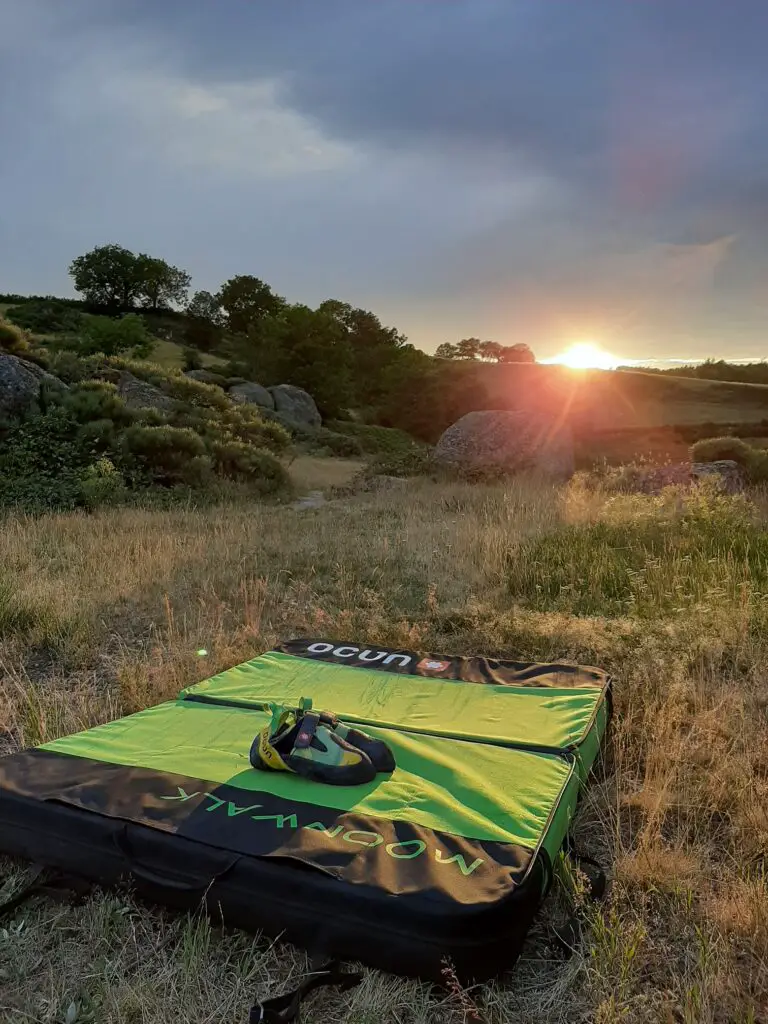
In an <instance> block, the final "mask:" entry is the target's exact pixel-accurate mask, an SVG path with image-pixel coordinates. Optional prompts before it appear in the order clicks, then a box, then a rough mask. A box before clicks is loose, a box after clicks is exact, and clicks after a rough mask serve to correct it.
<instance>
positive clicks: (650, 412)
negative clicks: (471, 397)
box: [467, 363, 768, 433]
mask: <svg viewBox="0 0 768 1024" xmlns="http://www.w3.org/2000/svg"><path fill="white" fill-rule="evenodd" d="M467 374H468V375H469V376H471V377H472V378H473V379H474V381H476V382H477V383H480V384H481V385H482V387H483V388H484V389H485V392H486V396H487V400H488V407H491V408H501V409H531V410H532V411H548V412H550V413H553V412H556V411H559V412H560V413H561V414H562V415H563V416H565V417H566V418H567V419H568V420H570V422H571V423H572V425H573V427H574V429H575V430H576V431H577V433H595V432H601V431H614V430H627V429H647V428H652V427H666V426H678V425H679V426H684V425H688V424H691V425H693V424H700V423H723V424H726V423H728V424H732V423H750V422H755V423H757V422H760V421H761V420H763V419H768V386H766V385H763V384H737V383H731V382H726V381H712V380H696V379H694V378H690V377H673V376H667V375H664V376H662V375H660V374H654V373H644V372H642V371H639V370H570V369H568V368H567V367H562V366H552V365H543V364H533V365H530V364H524V363H518V364H509V365H506V366H497V365H492V364H467Z"/></svg>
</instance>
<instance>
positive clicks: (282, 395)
mask: <svg viewBox="0 0 768 1024" xmlns="http://www.w3.org/2000/svg"><path fill="white" fill-rule="evenodd" d="M269 390H270V392H271V394H272V397H273V398H274V400H275V409H276V410H277V411H278V412H279V413H280V414H281V416H284V417H285V419H286V420H288V421H290V422H291V423H296V424H299V425H300V426H305V427H314V428H315V429H316V428H317V427H320V426H322V423H323V420H322V417H321V416H320V413H319V412H318V409H317V406H316V405H315V400H314V398H313V397H312V395H310V394H309V392H308V391H305V390H304V389H303V388H297V387H295V386H294V385H293V384H278V385H277V386H276V387H273V388H270V389H269Z"/></svg>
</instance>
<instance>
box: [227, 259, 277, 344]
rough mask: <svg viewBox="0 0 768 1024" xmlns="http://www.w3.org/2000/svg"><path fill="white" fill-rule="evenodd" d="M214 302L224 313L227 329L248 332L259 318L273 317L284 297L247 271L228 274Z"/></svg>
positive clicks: (237, 332)
mask: <svg viewBox="0 0 768 1024" xmlns="http://www.w3.org/2000/svg"><path fill="white" fill-rule="evenodd" d="M216 301H217V302H218V304H219V306H220V307H221V308H222V309H223V310H224V312H225V313H226V316H227V325H228V327H229V329H230V331H233V332H234V333H236V334H247V333H248V330H249V328H251V327H253V326H254V325H255V324H257V323H258V321H259V320H261V319H263V318H264V317H268V316H275V315H276V314H277V313H279V311H280V310H281V309H282V308H283V307H284V306H285V299H283V298H281V297H280V296H279V295H276V294H275V293H274V292H273V291H272V289H271V288H270V287H269V285H268V284H265V283H264V281H261V280H259V278H258V277H252V276H251V275H250V274H238V275H237V276H236V277H231V278H230V279H229V280H228V281H226V282H225V283H224V284H223V285H222V286H221V288H220V289H219V291H218V293H217V295H216Z"/></svg>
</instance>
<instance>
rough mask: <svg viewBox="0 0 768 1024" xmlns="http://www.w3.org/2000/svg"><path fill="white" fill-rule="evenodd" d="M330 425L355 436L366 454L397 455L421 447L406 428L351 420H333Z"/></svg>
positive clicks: (333, 428) (339, 431)
mask: <svg viewBox="0 0 768 1024" xmlns="http://www.w3.org/2000/svg"><path fill="white" fill-rule="evenodd" d="M329 427H330V428H331V429H332V430H334V431H336V432H337V433H340V434H347V435H348V436H350V437H354V438H355V439H356V440H357V441H358V442H359V444H360V447H361V449H362V451H363V453H364V454H365V455H397V454H398V453H403V454H405V453H407V452H410V451H412V450H413V449H417V448H421V447H423V446H420V445H418V444H417V443H416V442H415V441H414V440H413V438H412V437H411V436H410V435H409V434H406V433H405V431H404V430H398V429H397V428H396V427H379V426H374V425H372V424H368V423H354V422H353V421H351V420H332V421H331V422H330V423H329Z"/></svg>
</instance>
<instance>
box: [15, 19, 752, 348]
mask: <svg viewBox="0 0 768 1024" xmlns="http://www.w3.org/2000/svg"><path fill="white" fill-rule="evenodd" d="M766 38H768V3H766V2H765V0H732V2H731V3H726V2H725V0H66V2H64V0H0V292H8V291H10V292H21V293H52V294H61V295H64V294H70V293H71V282H70V280H69V278H68V276H67V267H68V265H69V263H70V261H71V260H72V259H73V258H74V257H75V256H77V255H80V254H81V253H83V252H85V251H86V250H88V249H90V248H92V247H93V246H95V245H100V244H104V243H107V242H117V243H119V244H122V245H125V246H127V247H128V248H129V249H133V250H135V251H143V252H149V253H151V254H152V255H156V256H161V257H163V258H165V259H167V260H168V261H169V262H171V263H173V264H175V265H177V266H180V267H183V268H184V269H186V270H188V271H189V272H190V273H191V274H192V277H193V287H194V288H206V289H209V290H215V289H216V288H217V287H218V286H219V284H220V283H221V282H222V281H223V280H225V279H226V278H228V277H230V276H232V275H233V274H240V273H242V274H255V275H256V276H258V277H261V278H263V279H264V280H266V281H268V282H269V283H270V284H271V285H272V286H273V287H274V288H275V289H276V290H277V291H278V292H279V293H281V294H283V295H285V296H286V297H287V298H288V299H290V300H292V301H301V302H306V303H309V304H310V305H315V304H317V303H319V302H321V301H322V300H323V299H325V298H330V297H333V298H340V299H344V300H345V301H348V302H351V303H352V304H354V305H358V306H363V307H365V308H368V309H372V310H373V311H374V312H376V313H377V314H378V315H379V316H380V317H381V318H382V320H383V321H384V322H385V323H387V324H390V325H393V326H396V327H398V328H399V329H400V330H402V331H404V332H405V333H406V334H407V335H408V337H409V339H410V340H411V341H412V342H413V343H414V344H416V345H418V346H419V347H421V348H424V349H426V350H427V351H433V350H434V348H435V347H436V346H437V345H438V344H440V343H441V342H444V341H449V342H455V341H458V340H459V339H461V338H463V337H467V336H474V337H480V338H481V339H490V340H494V341H497V342H501V343H502V344H515V343H517V342H526V343H528V344H530V345H531V346H532V348H533V349H534V351H535V352H536V354H537V355H539V356H540V357H542V358H546V357H551V356H552V355H554V354H555V353H557V352H559V351H561V350H562V349H563V348H566V347H567V346H568V345H569V344H571V343H573V342H578V341H583V340H590V341H595V342H597V343H598V344H600V345H602V346H603V347H604V348H606V349H608V350H610V351H611V352H614V353H616V354H617V355H618V356H619V357H621V359H623V360H626V361H629V360H641V361H642V360H664V359H689V358H690V359H702V358H706V357H710V356H711V357H725V358H748V357H755V358H762V357H764V356H768V345H767V344H766V342H767V341H768V331H766V325H767V324H768V131H767V130H766V120H767V117H768V70H766V68H768V62H766V60H765V40H766Z"/></svg>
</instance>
